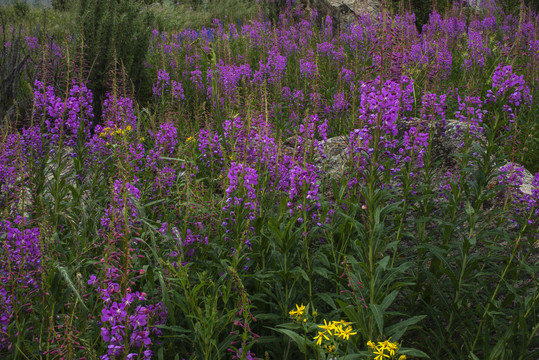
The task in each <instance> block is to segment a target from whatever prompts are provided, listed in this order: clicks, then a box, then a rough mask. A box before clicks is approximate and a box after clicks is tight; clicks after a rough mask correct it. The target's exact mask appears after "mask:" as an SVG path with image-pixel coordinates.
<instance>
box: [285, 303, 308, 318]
mask: <svg viewBox="0 0 539 360" xmlns="http://www.w3.org/2000/svg"><path fill="white" fill-rule="evenodd" d="M304 313H305V305H303V304H301V306H299V305H298V304H296V310H290V311H289V312H288V314H289V315H290V316H292V317H294V318H295V320H296V321H300V320H301V317H302V316H303V314H304ZM304 320H305V319H304Z"/></svg>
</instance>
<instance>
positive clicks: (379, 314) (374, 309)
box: [369, 304, 384, 334]
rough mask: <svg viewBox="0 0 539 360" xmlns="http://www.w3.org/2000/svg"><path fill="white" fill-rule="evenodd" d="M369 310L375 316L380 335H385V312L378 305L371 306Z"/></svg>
mask: <svg viewBox="0 0 539 360" xmlns="http://www.w3.org/2000/svg"><path fill="white" fill-rule="evenodd" d="M369 309H370V311H371V313H372V315H373V316H374V321H375V322H376V325H377V326H378V331H379V332H380V334H383V333H384V314H383V313H384V311H383V309H382V307H381V306H380V305H378V304H369Z"/></svg>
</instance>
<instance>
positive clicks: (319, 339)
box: [313, 331, 329, 346]
mask: <svg viewBox="0 0 539 360" xmlns="http://www.w3.org/2000/svg"><path fill="white" fill-rule="evenodd" d="M322 339H326V340H329V338H328V337H327V336H326V334H324V333H323V332H322V331H319V332H318V335H316V336H315V337H314V339H313V340H316V345H318V346H320V345H322Z"/></svg>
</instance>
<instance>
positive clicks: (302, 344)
mask: <svg viewBox="0 0 539 360" xmlns="http://www.w3.org/2000/svg"><path fill="white" fill-rule="evenodd" d="M270 329H272V330H274V331H277V332H278V333H281V334H283V335H286V336H288V337H289V338H290V339H292V341H294V342H295V343H296V345H298V347H299V350H300V351H301V352H302V353H303V354H305V352H306V351H307V345H306V344H305V338H304V337H302V336H300V335H299V334H298V333H296V332H294V331H292V330H288V329H276V328H270Z"/></svg>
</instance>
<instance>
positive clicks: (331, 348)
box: [325, 345, 335, 352]
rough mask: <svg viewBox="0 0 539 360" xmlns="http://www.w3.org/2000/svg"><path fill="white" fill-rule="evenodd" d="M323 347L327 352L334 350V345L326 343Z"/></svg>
mask: <svg viewBox="0 0 539 360" xmlns="http://www.w3.org/2000/svg"><path fill="white" fill-rule="evenodd" d="M325 348H326V351H327V352H333V351H335V345H326V346H325Z"/></svg>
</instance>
